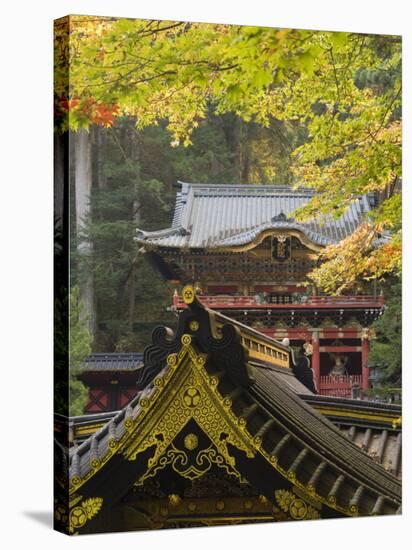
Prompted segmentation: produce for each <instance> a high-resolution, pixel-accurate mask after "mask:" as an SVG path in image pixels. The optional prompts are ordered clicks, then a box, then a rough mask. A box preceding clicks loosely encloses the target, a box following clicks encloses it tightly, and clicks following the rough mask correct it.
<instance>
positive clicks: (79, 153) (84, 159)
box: [74, 130, 95, 336]
mask: <svg viewBox="0 0 412 550" xmlns="http://www.w3.org/2000/svg"><path fill="white" fill-rule="evenodd" d="M74 137H75V175H74V179H75V195H76V235H77V250H78V253H79V257H80V258H79V263H80V276H79V285H80V297H81V299H82V301H83V303H84V306H85V315H86V317H87V319H88V321H89V330H90V332H91V334H92V336H94V333H95V330H94V329H95V311H94V285H93V273H92V272H91V271H90V270H89V268H88V267H87V264H88V262H87V256H89V255H90V253H91V251H92V243H91V242H90V241H89V240H88V238H87V234H86V233H85V230H86V224H87V222H88V221H89V218H90V214H91V212H90V194H91V190H92V143H91V135H90V133H89V132H86V131H85V130H81V131H79V132H77V134H75V136H74ZM82 259H84V260H85V261H84V262H83V261H82Z"/></svg>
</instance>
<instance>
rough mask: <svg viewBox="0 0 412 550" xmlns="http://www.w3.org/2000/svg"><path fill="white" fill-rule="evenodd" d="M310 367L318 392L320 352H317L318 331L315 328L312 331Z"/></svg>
mask: <svg viewBox="0 0 412 550" xmlns="http://www.w3.org/2000/svg"><path fill="white" fill-rule="evenodd" d="M312 346H313V352H312V369H313V379H314V381H315V387H316V390H317V391H318V392H319V385H320V352H319V333H318V331H317V330H314V331H313V332H312Z"/></svg>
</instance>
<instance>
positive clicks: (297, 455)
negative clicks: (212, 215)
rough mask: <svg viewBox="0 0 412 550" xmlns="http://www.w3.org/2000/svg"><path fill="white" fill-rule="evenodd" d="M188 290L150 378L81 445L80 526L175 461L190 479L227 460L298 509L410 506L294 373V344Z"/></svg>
mask: <svg viewBox="0 0 412 550" xmlns="http://www.w3.org/2000/svg"><path fill="white" fill-rule="evenodd" d="M184 299H185V301H186V303H187V305H188V308H187V310H185V311H184V312H183V313H182V314H181V316H180V318H179V326H178V329H177V332H176V335H174V334H172V333H171V331H169V330H168V329H164V328H163V329H158V330H157V331H154V334H153V343H152V345H151V346H149V347H148V348H147V349H146V351H145V354H144V362H145V364H146V363H147V364H148V370H149V371H150V375H148V378H147V386H146V387H145V389H144V390H143V391H141V392H140V393H139V394H138V395H137V396H136V397H135V398H134V399H133V400H132V401H131V402H130V404H129V405H128V406H127V407H125V408H124V409H123V410H121V411H120V412H119V413H118V414H117V415H116V416H114V417H113V418H112V419H111V420H110V421H109V422H108V423H107V424H105V425H104V426H103V427H102V428H101V429H100V430H98V431H97V432H95V433H94V434H93V436H92V437H90V438H89V439H87V440H86V441H85V442H84V443H82V444H81V445H80V446H79V447H77V448H73V449H72V450H71V452H70V479H69V492H70V518H71V519H70V531H71V532H72V533H74V532H78V531H79V530H82V532H90V530H91V531H92V532H95V530H96V525H97V524H96V523H95V522H96V521H97V522H98V521H99V518H103V519H104V518H105V517H107V516H105V515H104V514H105V513H107V510H110V508H111V507H112V506H114V505H115V504H116V503H118V502H119V501H120V499H121V498H122V496H124V495H125V493H126V492H127V490H128V489H129V488H130V487H131V486H133V485H136V486H142V485H144V483H145V481H146V480H151V479H153V478H156V476H157V475H160V474H161V473H162V472H164V471H165V468H170V469H171V471H172V472H173V473H174V475H177V476H180V477H181V478H183V479H185V480H194V479H198V478H200V477H201V476H202V475H204V473H206V472H207V471H209V470H210V468H212V466H213V467H217V468H219V469H222V470H223V471H224V472H225V474H227V475H228V476H229V477H230V478H231V479H233V480H234V481H236V482H237V483H239V484H242V483H243V482H244V481H245V480H247V482H248V483H249V484H250V485H251V486H253V487H254V488H255V489H256V490H257V491H258V492H259V494H260V495H262V498H265V499H267V500H268V501H269V502H272V504H273V505H274V506H278V507H280V509H282V510H283V512H284V513H286V514H289V516H290V518H292V519H304V518H307V519H311V518H312V519H313V518H316V517H342V516H358V515H360V516H366V515H380V514H395V513H397V512H399V511H400V505H401V485H400V482H399V481H398V480H397V479H396V477H395V476H394V475H392V474H391V473H389V472H387V471H386V470H385V469H384V468H383V467H382V466H381V465H380V464H378V463H376V462H375V461H374V460H372V459H371V458H370V457H369V456H367V454H366V453H364V452H363V451H362V450H361V449H360V448H359V447H358V446H356V445H355V444H354V443H353V442H352V441H351V440H350V439H349V438H348V437H345V436H344V435H343V434H342V433H341V432H340V431H339V429H338V428H337V427H336V426H334V425H333V424H332V423H331V422H330V421H329V420H328V419H327V418H325V417H324V416H323V415H322V414H320V413H319V412H317V411H316V410H315V409H314V408H313V407H312V406H311V405H309V404H307V403H306V402H305V401H304V399H302V397H301V396H299V395H298V394H297V392H296V389H293V388H292V387H290V386H289V385H288V384H285V383H284V379H283V377H282V376H281V375H280V374H279V370H280V371H282V369H284V371H285V372H286V371H288V370H289V369H288V366H287V364H285V363H284V359H285V358H284V356H285V355H286V358H288V359H289V360H290V358H291V354H290V349H289V348H287V347H286V346H282V345H281V344H279V343H278V342H276V341H274V340H271V339H270V338H266V337H263V336H262V335H260V334H259V333H256V334H254V332H256V331H253V330H252V329H249V328H248V327H245V326H244V325H241V324H240V323H233V322H231V321H230V319H227V318H222V317H223V316H220V315H219V314H216V313H214V312H212V311H210V310H207V309H206V308H204V307H202V305H201V303H200V302H199V301H198V299H197V298H196V296H195V293H194V291H193V288H191V287H186V289H185V290H184ZM258 338H260V340H258ZM253 339H254V341H255V343H257V344H258V345H260V346H261V347H260V348H259V350H260V351H259V352H256V353H259V354H260V355H259V356H258V355H256V353H255V356H254V357H252V355H253V354H252V353H251V352H252V351H253V347H252V348H249V347H248V344H247V341H252V340H253ZM255 351H256V350H255ZM274 351H277V352H278V355H276V353H274ZM176 498H177V499H178V497H176ZM166 513H167V511H166ZM102 521H103V520H102Z"/></svg>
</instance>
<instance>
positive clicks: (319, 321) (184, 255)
mask: <svg viewBox="0 0 412 550" xmlns="http://www.w3.org/2000/svg"><path fill="white" fill-rule="evenodd" d="M312 196H313V192H312V191H310V190H307V189H300V190H292V189H291V188H289V187H279V186H266V185H253V186H250V185H205V184H196V185H192V184H186V183H183V184H182V188H181V191H180V192H178V193H177V199H176V207H175V212H174V217H173V222H172V226H171V227H170V228H167V229H163V230H159V231H152V232H145V231H141V230H138V232H137V237H136V240H137V242H138V244H139V247H140V251H141V252H142V253H145V254H147V257H148V259H149V260H150V261H152V262H153V263H154V264H155V265H156V267H157V268H158V269H159V271H160V272H161V273H162V275H163V276H164V277H165V278H166V279H168V280H169V281H171V282H173V283H175V284H176V292H175V296H174V297H173V305H172V307H173V308H174V309H175V310H176V311H179V310H181V309H182V308H184V307H185V305H184V303H183V301H182V300H181V299H180V297H179V293H178V292H177V290H178V288H179V289H180V287H181V286H183V285H185V284H187V283H191V284H193V285H194V286H195V288H196V289H197V292H198V294H199V296H200V299H201V301H202V302H203V303H204V304H205V305H206V306H207V307H209V308H211V309H215V310H218V311H219V312H221V313H223V314H225V315H227V316H228V317H231V318H233V319H236V320H238V321H241V322H242V323H244V324H246V325H249V326H251V327H253V328H255V329H257V330H259V331H260V332H262V333H264V334H267V335H269V336H271V337H273V338H276V339H278V340H282V339H284V338H288V339H289V340H290V343H291V345H292V346H296V347H302V346H305V349H306V351H307V352H308V354H309V355H310V356H311V364H312V368H313V371H314V378H315V382H316V386H317V388H318V392H319V393H320V394H322V395H334V396H341V397H356V396H360V395H362V390H365V389H367V388H368V368H367V357H368V351H369V342H370V338H371V331H370V328H369V327H370V325H371V323H372V322H373V321H374V320H375V319H377V318H378V317H379V315H381V314H382V313H383V308H384V303H383V296H381V295H377V294H376V293H375V294H372V293H371V290H370V289H368V287H367V286H366V285H364V286H363V287H362V286H361V285H360V288H359V291H358V292H357V293H355V294H352V295H347V296H324V295H320V294H319V293H318V291H317V289H316V288H315V287H314V286H313V285H311V284H308V282H309V280H308V278H307V274H308V272H309V271H311V270H312V269H313V268H314V267H315V266H316V265H318V262H319V252H320V251H321V250H322V249H323V248H324V247H325V246H327V245H329V244H334V243H337V242H340V241H341V240H342V239H344V238H345V237H347V236H349V235H350V234H351V233H352V232H353V231H354V230H355V229H356V227H358V225H359V224H360V223H361V222H362V220H363V219H364V217H365V215H366V214H367V212H369V211H370V210H371V208H373V206H374V202H373V197H369V196H364V197H360V198H359V199H356V200H354V202H353V203H352V204H351V205H350V207H349V209H348V210H347V211H346V212H345V213H344V214H343V215H342V216H341V217H340V218H339V219H337V220H334V219H332V218H326V217H325V218H323V219H322V220H317V221H312V222H305V223H302V222H299V221H297V220H295V219H294V218H293V217H292V216H293V212H294V211H295V210H296V209H297V208H299V207H301V206H303V205H304V204H306V203H307V202H308V201H309V200H310V199H311V197H312ZM343 269H344V266H343Z"/></svg>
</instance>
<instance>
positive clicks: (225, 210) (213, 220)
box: [136, 183, 371, 248]
mask: <svg viewBox="0 0 412 550" xmlns="http://www.w3.org/2000/svg"><path fill="white" fill-rule="evenodd" d="M313 196H314V191H313V190H311V189H303V188H301V189H297V190H294V189H292V188H291V187H287V186H275V185H217V184H215V185H212V184H189V183H182V189H181V191H180V192H178V193H177V196H176V206H175V212H174V216H173V222H172V226H171V227H170V228H167V229H162V230H159V231H150V232H149V231H148V232H146V231H142V230H138V231H137V237H136V240H137V241H138V242H139V243H141V244H143V245H144V244H145V243H147V244H152V245H156V246H161V247H168V248H170V247H176V248H182V247H184V248H221V247H226V246H237V245H243V244H246V243H249V242H251V241H253V240H254V239H255V238H256V237H257V236H258V235H259V234H260V233H261V232H262V231H265V230H270V229H289V230H297V231H301V232H302V233H303V234H304V235H305V236H306V237H307V238H308V239H309V240H311V241H312V242H313V243H315V244H316V245H318V246H326V245H329V244H333V243H337V242H339V241H341V240H342V239H344V238H346V237H347V236H349V235H350V234H351V233H353V231H354V230H355V229H356V228H357V226H358V225H359V224H360V223H361V221H362V220H363V218H364V215H365V213H366V212H368V211H369V210H370V209H371V204H370V200H369V198H368V196H362V197H359V198H358V199H355V200H354V201H353V202H352V203H351V205H350V206H349V208H348V209H347V210H346V212H345V213H344V214H343V215H342V216H341V217H340V218H338V219H333V218H332V217H331V216H324V217H323V218H322V219H317V220H312V221H310V222H304V223H303V222H298V221H296V220H294V219H293V217H292V215H293V212H294V211H295V210H296V209H298V208H301V207H303V206H304V205H306V204H307V203H308V202H309V201H310V200H311V199H312V198H313Z"/></svg>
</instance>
